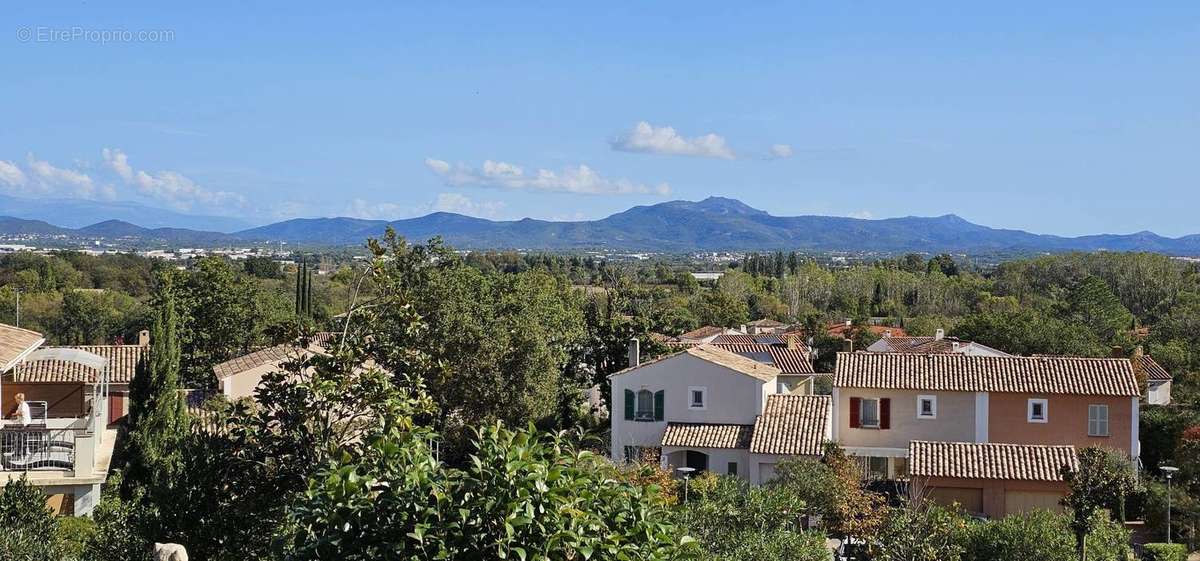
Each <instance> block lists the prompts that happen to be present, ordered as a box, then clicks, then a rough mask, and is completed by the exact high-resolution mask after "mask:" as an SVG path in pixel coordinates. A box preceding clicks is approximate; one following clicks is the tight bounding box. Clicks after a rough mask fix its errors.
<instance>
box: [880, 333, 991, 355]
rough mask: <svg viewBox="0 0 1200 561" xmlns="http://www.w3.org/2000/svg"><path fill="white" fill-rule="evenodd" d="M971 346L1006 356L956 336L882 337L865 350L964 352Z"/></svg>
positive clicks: (924, 352)
mask: <svg viewBox="0 0 1200 561" xmlns="http://www.w3.org/2000/svg"><path fill="white" fill-rule="evenodd" d="M971 347H978V348H979V349H982V350H983V351H984V352H988V353H991V354H995V355H1001V356H1008V353H1006V352H1004V351H1001V350H998V349H994V348H992V347H989V346H987V345H984V344H981V343H976V342H974V341H963V340H962V339H959V338H957V337H942V338H940V339H939V338H937V337H907V336H891V337H883V338H880V339H879V340H878V341H875V342H874V343H872V344H871V346H869V347H867V350H868V351H871V352H881V353H921V354H935V353H951V352H965V351H966V350H967V349H968V348H971Z"/></svg>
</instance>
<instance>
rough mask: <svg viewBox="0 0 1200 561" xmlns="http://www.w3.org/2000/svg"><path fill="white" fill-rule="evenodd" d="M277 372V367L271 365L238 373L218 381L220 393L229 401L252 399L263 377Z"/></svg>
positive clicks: (276, 365)
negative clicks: (244, 398)
mask: <svg viewBox="0 0 1200 561" xmlns="http://www.w3.org/2000/svg"><path fill="white" fill-rule="evenodd" d="M277 370H279V365H278V364H274V363H271V364H264V365H262V366H259V367H257V368H251V369H250V370H247V371H245V372H239V373H237V374H235V375H233V376H230V377H228V378H225V379H223V380H220V384H221V393H223V394H225V397H227V398H229V399H230V400H231V401H232V400H237V399H241V398H243V397H250V398H252V397H254V389H255V388H257V387H258V383H259V382H261V381H262V379H263V376H266V375H267V374H270V373H271V372H275V371H277Z"/></svg>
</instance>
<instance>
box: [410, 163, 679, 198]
mask: <svg viewBox="0 0 1200 561" xmlns="http://www.w3.org/2000/svg"><path fill="white" fill-rule="evenodd" d="M425 166H426V167H428V168H429V169H430V171H432V172H433V173H435V174H437V175H438V176H440V177H442V178H443V179H445V181H446V184H447V185H450V186H452V187H491V188H496V189H512V190H517V191H543V192H556V193H581V194H588V195H633V194H656V195H668V194H670V193H671V186H670V185H668V184H666V183H659V184H658V185H654V186H650V185H645V184H642V183H634V182H632V181H630V180H628V179H608V178H605V177H602V176H601V175H600V174H598V173H596V171H595V170H593V169H592V168H590V167H588V166H586V165H583V164H580V165H578V166H567V167H565V168H563V170H562V171H561V172H554V171H550V170H547V169H540V168H539V169H538V170H536V171H534V172H532V173H525V170H524V169H522V168H521V167H520V166H516V165H513V164H510V163H507V162H495V161H492V160H487V161H485V162H483V166H482V167H481V168H478V169H475V168H471V167H468V166H466V165H464V164H461V163H460V164H455V165H451V164H450V163H449V162H446V161H444V160H435V159H433V158H426V159H425Z"/></svg>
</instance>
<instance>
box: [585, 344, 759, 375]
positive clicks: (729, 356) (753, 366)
mask: <svg viewBox="0 0 1200 561" xmlns="http://www.w3.org/2000/svg"><path fill="white" fill-rule="evenodd" d="M685 353H686V354H689V355H692V356H694V357H696V358H698V359H700V360H704V361H708V362H711V363H713V364H717V365H720V366H724V367H725V368H728V369H730V370H735V371H737V372H740V373H742V374H745V375H747V376H752V377H754V378H758V379H759V380H762V381H764V382H770V381H771V380H774V379H775V377H776V376H778V375H779V374H780V373H781V372H780V370H779V369H778V368H775V367H774V366H770V365H767V364H764V363H761V362H758V361H756V360H754V359H749V358H746V357H744V356H742V355H739V354H736V353H731V352H729V351H727V350H724V349H722V348H720V347H715V346H713V345H707V344H705V345H696V346H692V347H688V348H686V349H682V350H679V351H676V352H673V353H671V354H667V355H662V356H658V357H655V358H654V359H653V360H648V361H645V362H642V363H641V364H639V365H638V366H632V367H629V368H626V369H624V370H620V371H617V372H613V373H612V374H609V375H608V377H609V378H612V377H613V376H620V375H622V374H627V373H629V372H633V371H634V370H637V369H639V368H642V367H644V366H647V365H650V364H654V363H658V362H662V361H664V360H668V359H671V358H675V357H677V356H679V355H682V354H685Z"/></svg>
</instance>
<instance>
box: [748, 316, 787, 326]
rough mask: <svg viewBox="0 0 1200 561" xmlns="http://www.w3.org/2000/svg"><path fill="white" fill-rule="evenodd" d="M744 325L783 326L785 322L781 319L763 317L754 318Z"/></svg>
mask: <svg viewBox="0 0 1200 561" xmlns="http://www.w3.org/2000/svg"><path fill="white" fill-rule="evenodd" d="M746 325H753V326H754V327H783V326H785V325H787V324H786V323H783V322H782V321H775V320H773V319H769V318H763V319H756V320H754V321H752V322H750V323H747V324H746Z"/></svg>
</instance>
